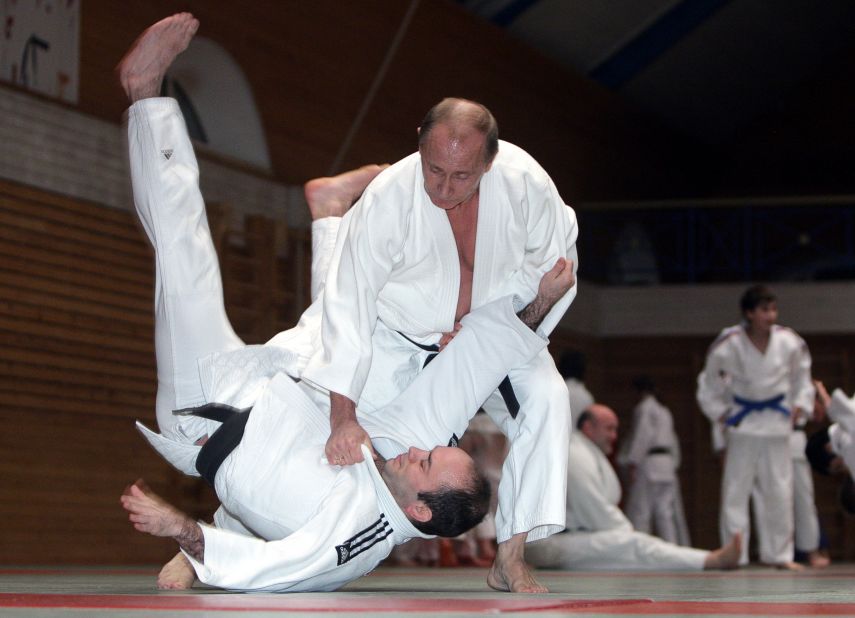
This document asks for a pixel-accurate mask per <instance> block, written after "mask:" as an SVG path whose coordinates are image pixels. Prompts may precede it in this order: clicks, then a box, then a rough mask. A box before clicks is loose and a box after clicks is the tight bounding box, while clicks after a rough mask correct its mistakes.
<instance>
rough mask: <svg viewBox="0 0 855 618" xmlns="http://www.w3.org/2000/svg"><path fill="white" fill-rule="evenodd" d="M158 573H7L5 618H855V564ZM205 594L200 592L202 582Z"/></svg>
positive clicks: (2, 588) (2, 582) (0, 582)
mask: <svg viewBox="0 0 855 618" xmlns="http://www.w3.org/2000/svg"><path fill="white" fill-rule="evenodd" d="M156 574H157V569H156V568H155V567H151V568H144V567H141V568H119V569H117V568H111V569H105V568H83V567H81V568H35V567H34V568H18V567H16V568H3V569H0V616H3V617H4V618H47V617H51V618H53V617H57V616H63V617H68V616H75V615H77V616H81V617H82V616H94V617H96V618H97V617H101V616H104V617H106V616H110V617H117V618H130V617H139V616H157V617H162V618H172V617H182V618H197V617H202V616H205V617H212V616H215V617H216V618H229V617H232V616H234V617H238V616H239V617H241V618H258V617H261V616H282V615H287V616H313V617H317V616H319V615H323V614H336V615H338V616H344V617H347V616H366V615H369V616H375V615H388V616H397V615H401V616H408V617H413V618H416V617H420V616H436V615H442V616H448V617H449V618H452V617H456V616H461V617H462V616H473V615H479V614H493V615H495V614H501V615H507V616H528V615H537V616H538V617H548V616H564V615H573V616H631V615H644V616H855V565H850V564H845V565H832V566H831V567H829V568H827V569H822V570H811V569H806V570H804V571H802V572H797V573H791V572H784V571H777V570H774V569H769V568H759V567H749V568H744V569H741V570H737V571H728V572H708V573H674V572H657V573H627V572H619V573H592V572H572V573H571V572H562V571H541V572H539V573H538V578H539V579H540V581H541V582H542V583H544V584H545V585H547V586H548V587H549V589H550V590H551V592H550V593H549V594H539V595H518V594H507V593H498V592H494V591H492V590H490V589H489V588H487V586H486V584H485V580H484V578H485V575H486V570H484V569H474V568H453V569H451V568H449V569H442V568H400V567H397V568H394V567H381V568H379V569H377V570H376V571H375V572H373V573H372V574H370V575H369V576H367V577H364V578H362V579H361V580H358V581H356V582H353V583H352V584H350V585H349V586H347V587H346V588H344V589H342V590H340V591H338V592H326V593H298V594H260V593H252V594H241V593H229V592H223V591H220V590H214V589H210V588H206V587H203V586H199V587H196V588H193V589H192V590H189V591H158V590H156V589H155V577H156ZM197 586H198V585H197Z"/></svg>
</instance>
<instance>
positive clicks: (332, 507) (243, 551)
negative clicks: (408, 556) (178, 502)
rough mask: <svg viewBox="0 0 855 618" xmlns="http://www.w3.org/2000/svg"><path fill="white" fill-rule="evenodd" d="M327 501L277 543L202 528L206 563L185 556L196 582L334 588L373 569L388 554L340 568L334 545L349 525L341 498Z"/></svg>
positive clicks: (244, 587)
mask: <svg viewBox="0 0 855 618" xmlns="http://www.w3.org/2000/svg"><path fill="white" fill-rule="evenodd" d="M340 493H344V492H340ZM351 497H352V496H351ZM331 502H332V504H330V503H329V502H328V503H327V504H322V505H321V507H320V508H319V509H318V514H317V515H315V517H313V518H312V519H311V520H310V521H309V522H307V523H306V525H304V526H303V527H301V528H300V529H298V530H296V531H295V532H294V533H293V534H290V535H289V536H287V537H286V538H284V539H279V540H275V541H264V540H262V539H258V538H254V537H250V536H245V535H242V534H236V533H234V532H231V531H227V530H220V529H217V528H213V527H211V526H207V525H202V532H203V534H204V537H205V559H204V563H201V562H199V561H197V560H194V559H193V558H192V557H191V556H189V555H188V556H187V558H188V560H190V563H191V564H192V565H193V568H194V569H195V570H196V574H197V576H198V577H199V580H200V581H202V582H203V583H205V584H209V585H211V586H216V587H218V588H224V589H226V590H265V591H271V592H286V591H294V592H296V591H305V590H335V589H337V588H340V587H341V586H343V585H344V584H346V583H347V582H350V581H352V580H354V579H357V578H358V577H361V576H362V575H364V574H365V573H367V572H368V571H370V570H371V569H373V568H374V567H375V566H376V565H377V563H378V562H379V561H380V560H382V559H383V558H385V557H386V555H388V553H389V551H388V549H384V548H382V547H378V548H376V549H374V548H373V551H372V550H369V551H367V552H365V553H364V554H363V555H359V556H356V557H354V558H352V559H350V560H348V561H347V562H345V563H343V564H339V557H338V552H337V550H336V545H337V544H338V543H341V541H342V539H344V538H347V536H348V534H347V528H348V525H349V523H352V522H348V521H346V520H347V519H348V518H347V516H344V517H340V515H341V514H342V513H346V512H347V510H346V509H347V506H346V504H345V503H346V500H345V496H341V497H339V498H338V499H333V500H332V501H331ZM336 503H340V504H336ZM342 520H345V521H342ZM185 555H187V554H186V553H185Z"/></svg>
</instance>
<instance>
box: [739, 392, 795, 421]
mask: <svg viewBox="0 0 855 618" xmlns="http://www.w3.org/2000/svg"><path fill="white" fill-rule="evenodd" d="M733 401H734V403H736V404H737V405H740V406H742V407H741V408H740V410H739V412H737V413H736V414H734V415H733V416H731V417H730V418H729V419H727V420H726V421H725V422H724V424H725V425H727V426H729V427H736V426H737V425H739V423H741V422H742V420H743V419H744V418H745V417H746V416H748V415H749V414H751V413H752V412H760V411H761V410H774V411H775V412H780V413H781V414H783V415H784V416H786V417H789V416H790V411H789V410H787V409H786V408H785V407H784V406H782V405H781V402H782V401H784V395H778V396H777V397H772V398H771V399H764V400H762V401H752V400H750V399H743V398H742V397H737V396H736V395H734V396H733Z"/></svg>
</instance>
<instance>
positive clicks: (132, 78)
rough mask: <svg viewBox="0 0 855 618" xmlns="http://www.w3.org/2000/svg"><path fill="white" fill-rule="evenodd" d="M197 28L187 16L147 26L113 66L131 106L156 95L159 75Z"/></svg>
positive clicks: (178, 15)
mask: <svg viewBox="0 0 855 618" xmlns="http://www.w3.org/2000/svg"><path fill="white" fill-rule="evenodd" d="M198 29H199V20H197V19H196V18H195V17H193V16H192V15H191V14H190V13H177V14H175V15H172V16H171V17H167V18H166V19H161V20H160V21H159V22H157V23H156V24H154V25H153V26H150V27H149V28H147V29H146V30H145V32H143V33H142V34H141V35H140V36H139V38H138V39H137V40H136V41H134V43H133V45H131V48H130V49H129V50H128V53H127V54H125V57H124V58H122V59H121V60H120V61H119V64H118V66H116V72H117V73H118V74H119V82H121V84H122V88H124V89H125V94H127V95H128V99H129V100H130V102H131V103H135V102H136V101H139V100H140V99H147V98H150V97H157V96H160V85H161V83H162V82H163V76H164V75H166V71H167V69H168V68H169V67H170V65H171V64H172V61H173V60H175V57H176V56H177V55H178V54H180V53H181V52H183V51H184V50H185V49H187V46H188V45H189V44H190V40H191V39H192V38H193V35H194V34H196V30H198Z"/></svg>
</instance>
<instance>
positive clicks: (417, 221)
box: [302, 98, 577, 592]
mask: <svg viewBox="0 0 855 618" xmlns="http://www.w3.org/2000/svg"><path fill="white" fill-rule="evenodd" d="M576 235H577V227H576V219H575V214H574V213H573V211H572V209H571V208H569V207H568V206H566V205H565V204H564V202H563V200H562V199H561V196H560V195H559V194H558V191H557V189H556V187H555V185H554V184H553V182H552V180H551V179H550V178H549V176H548V175H547V173H546V172H545V171H544V170H543V169H542V168H541V167H540V165H539V164H538V163H537V162H536V161H535V160H534V159H533V158H532V157H531V156H530V155H528V154H527V153H526V152H524V151H523V150H522V149H520V148H518V147H516V146H514V145H513V144H509V143H507V142H503V141H499V140H498V129H497V125H496V121H495V119H494V118H493V116H492V114H491V113H490V112H489V110H487V109H486V108H485V107H484V106H483V105H480V104H478V103H475V102H473V101H466V100H462V99H453V98H452V99H445V100H443V101H441V102H440V103H439V104H437V105H436V106H434V107H433V108H432V109H431V110H430V111H429V112H428V114H427V115H426V116H425V119H424V121H423V122H422V125H421V127H420V131H419V138H418V152H416V153H414V154H412V155H410V156H408V157H406V158H404V159H402V160H401V161H399V162H397V163H395V164H394V165H392V166H391V167H390V168H389V169H387V170H384V171H383V172H382V173H381V174H380V175H379V176H378V177H377V178H376V179H375V180H374V181H372V183H371V184H370V185H369V186H368V187H367V189H366V191H365V192H364V193H363V195H362V197H361V198H360V200H359V201H358V202H357V204H356V205H355V206H354V207H353V209H351V210H350V211H349V212H348V214H347V216H345V218H344V220H343V222H342V231H341V233H340V234H339V238H338V241H337V246H336V249H335V253H334V257H333V262H332V264H331V266H330V272H329V276H328V278H327V281H326V285H325V288H324V307H323V328H322V343H323V347H322V349H320V350H319V351H318V352H317V353H316V354H315V356H314V357H313V358H312V360H311V362H310V363H309V365H308V367H307V368H306V370H305V371H304V373H303V374H302V378H303V380H305V381H308V382H310V383H312V384H313V385H314V386H316V387H317V388H318V389H319V390H322V391H325V392H329V400H330V406H331V415H330V422H331V428H332V435H331V436H330V440H329V442H328V443H327V449H326V453H327V457H329V458H330V459H333V460H334V459H336V458H341V459H342V460H343V461H344V462H345V463H346V464H351V463H355V462H359V461H361V460H362V452H361V449H360V445H361V444H363V443H364V442H365V441H366V439H367V438H366V434H365V431H364V427H362V426H361V425H362V416H363V414H364V413H365V412H366V411H376V410H378V409H380V408H382V407H383V406H384V405H385V404H386V403H387V402H388V401H390V400H392V399H393V398H394V397H395V396H396V395H397V393H399V392H400V391H401V390H402V389H403V388H404V387H406V385H407V384H408V383H409V382H410V381H411V380H412V379H413V378H414V376H415V375H417V374H418V372H419V371H420V370H421V368H422V367H423V366H424V363H425V362H426V360H427V359H428V357H429V356H430V354H431V352H432V350H435V349H437V348H441V347H442V346H443V345H444V344H445V343H447V342H448V341H449V340H450V338H451V337H453V336H454V333H455V332H456V328H458V326H457V324H458V322H459V321H460V319H461V318H462V317H463V316H464V315H466V314H467V313H468V312H469V311H470V310H472V309H475V308H477V307H480V306H482V305H484V304H485V303H488V302H490V301H492V300H494V299H496V298H499V297H501V296H504V295H506V294H515V295H518V296H519V297H521V298H522V299H523V300H524V301H525V302H528V301H530V300H531V299H533V298H534V296H535V293H536V290H537V285H538V281H539V280H540V277H541V275H543V273H545V272H546V271H547V270H549V269H550V268H552V267H553V265H555V264H556V262H558V261H559V260H566V261H567V262H568V263H570V264H571V266H570V267H574V266H573V265H572V262H573V261H574V260H575V259H576V249H575V241H576ZM476 241H477V242H476ZM574 296H575V287H574V288H573V289H572V290H570V291H569V292H568V293H567V294H566V295H565V296H564V297H563V298H562V299H561V300H560V301H559V302H558V303H557V304H556V305H555V307H554V308H553V310H552V311H551V312H550V314H549V315H548V316H547V317H546V319H545V320H544V322H543V326H542V329H543V330H544V332H547V333H548V332H549V331H550V330H551V329H552V328H553V327H554V326H555V324H556V323H557V322H558V320H559V319H560V318H561V316H562V315H563V313H564V311H565V310H566V309H567V307H568V306H569V304H570V302H571V301H572V299H573V297H574ZM483 407H484V409H485V411H486V412H487V413H488V414H489V415H490V416H491V418H492V419H493V420H494V421H495V422H496V424H497V425H498V426H499V427H500V428H501V430H502V432H503V433H504V434H505V435H506V436H507V437H508V440H509V445H510V446H509V453H508V456H507V457H506V459H505V463H504V468H503V471H502V479H501V482H500V485H499V492H498V493H499V500H498V512H497V516H496V529H497V530H496V531H497V540H498V541H499V545H498V549H497V553H496V559H495V561H494V563H493V566H492V568H491V570H490V572H489V573H488V576H487V581H488V584H489V585H490V586H492V587H493V588H496V589H499V590H510V591H513V592H544V591H546V588H544V587H543V586H542V585H540V584H539V583H538V582H537V581H535V579H534V578H533V577H532V575H531V573H530V572H529V570H528V568H527V566H526V564H525V562H524V560H523V546H524V544H525V542H526V541H533V540H536V539H539V538H544V537H546V536H549V535H550V534H554V533H556V532H558V531H559V530H561V528H562V527H563V522H564V476H565V471H564V466H565V465H566V458H565V456H564V454H565V453H566V448H567V440H568V436H569V432H570V409H569V404H568V396H567V388H566V386H565V384H564V380H563V379H562V378H561V376H560V375H559V373H558V371H557V370H556V368H555V364H554V362H553V360H552V358H551V356H550V354H549V353H548V352H546V351H545V350H544V351H543V352H542V353H541V354H539V355H538V356H536V357H535V358H533V359H532V360H531V361H530V362H528V363H525V364H523V365H520V366H517V367H513V368H512V370H511V371H510V372H509V373H508V379H507V380H506V381H503V383H502V385H501V387H500V389H499V391H498V392H494V393H493V394H492V395H491V396H490V397H489V398H488V399H487V401H485V402H484V405H483ZM357 408H358V409H359V413H357ZM556 462H558V463H556Z"/></svg>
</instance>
